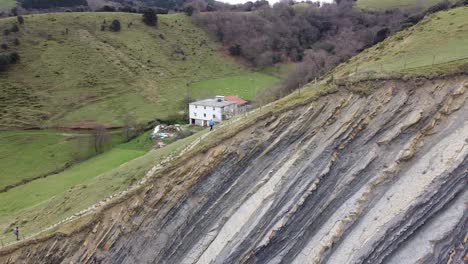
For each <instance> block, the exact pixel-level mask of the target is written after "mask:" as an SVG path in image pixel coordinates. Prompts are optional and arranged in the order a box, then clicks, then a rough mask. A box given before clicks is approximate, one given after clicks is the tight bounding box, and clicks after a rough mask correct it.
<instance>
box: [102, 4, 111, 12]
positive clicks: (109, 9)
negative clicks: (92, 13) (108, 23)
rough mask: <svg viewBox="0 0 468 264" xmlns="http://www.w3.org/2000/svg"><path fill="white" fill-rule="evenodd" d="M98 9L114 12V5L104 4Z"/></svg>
mask: <svg viewBox="0 0 468 264" xmlns="http://www.w3.org/2000/svg"><path fill="white" fill-rule="evenodd" d="M99 11H101V12H115V7H113V6H108V5H105V6H103V7H101V9H99Z"/></svg>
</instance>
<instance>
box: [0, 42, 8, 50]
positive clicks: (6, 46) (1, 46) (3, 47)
mask: <svg viewBox="0 0 468 264" xmlns="http://www.w3.org/2000/svg"><path fill="white" fill-rule="evenodd" d="M0 48H2V49H4V50H6V49H8V45H7V44H6V43H2V44H1V45H0Z"/></svg>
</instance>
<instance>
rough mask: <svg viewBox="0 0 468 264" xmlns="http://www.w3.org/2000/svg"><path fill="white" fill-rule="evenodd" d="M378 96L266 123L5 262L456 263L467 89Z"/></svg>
mask: <svg viewBox="0 0 468 264" xmlns="http://www.w3.org/2000/svg"><path fill="white" fill-rule="evenodd" d="M373 85H374V86H375V88H376V90H375V91H374V92H373V93H372V94H371V95H367V96H363V95H359V94H356V93H353V92H350V91H347V90H346V89H340V90H339V91H338V92H336V93H333V94H329V95H326V96H322V97H320V98H318V99H316V100H313V101H312V102H310V103H307V104H304V105H301V106H297V107H295V108H293V109H289V110H287V111H282V112H278V113H274V114H272V113H265V114H264V116H263V117H262V118H259V119H258V120H257V121H256V123H255V125H253V126H251V127H248V128H246V129H243V130H242V131H240V132H239V133H237V134H236V135H235V136H234V137H232V138H229V139H225V140H223V141H222V142H220V143H219V144H217V145H216V146H215V147H212V148H210V149H208V150H206V151H204V152H200V153H195V154H192V155H189V156H187V157H185V158H182V159H181V160H180V161H179V162H178V163H176V164H174V165H173V166H172V167H170V168H168V169H167V170H165V171H164V172H162V173H160V174H158V175H155V176H154V178H152V179H151V180H150V181H149V182H148V184H147V186H146V187H145V188H144V190H140V191H137V192H134V193H131V194H129V197H127V199H123V200H122V201H120V202H118V203H116V204H114V205H113V206H111V207H109V208H107V209H105V210H104V211H103V212H102V213H100V214H98V215H97V216H96V217H95V219H94V221H93V222H91V224H89V225H88V226H85V227H84V228H82V229H81V230H79V231H77V232H75V233H74V234H72V235H70V236H59V235H55V236H51V237H49V238H45V239H42V240H41V241H32V242H29V243H25V244H24V245H22V246H17V247H13V248H8V249H4V250H3V251H0V262H1V263H446V262H448V263H461V262H463V259H464V258H465V260H466V251H467V247H466V242H467V241H466V240H467V239H466V230H467V216H468V215H467V210H466V201H468V190H467V188H466V187H467V177H468V176H467V175H468V161H467V159H468V104H467V98H468V92H467V91H466V90H467V89H468V88H467V87H468V78H467V77H466V76H459V77H453V78H450V79H445V80H425V81H421V80H419V81H416V82H415V81H407V82H403V81H380V82H375V83H373Z"/></svg>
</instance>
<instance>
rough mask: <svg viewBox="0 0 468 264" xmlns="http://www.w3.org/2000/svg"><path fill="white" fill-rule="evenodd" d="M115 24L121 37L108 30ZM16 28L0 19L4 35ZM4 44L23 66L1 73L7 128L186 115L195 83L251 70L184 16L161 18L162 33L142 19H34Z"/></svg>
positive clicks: (134, 16) (131, 16)
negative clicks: (187, 98) (189, 87)
mask: <svg viewBox="0 0 468 264" xmlns="http://www.w3.org/2000/svg"><path fill="white" fill-rule="evenodd" d="M114 19H118V20H119V21H120V23H121V31H120V32H111V31H109V30H108V26H109V25H110V23H111V22H112V20H114ZM15 22H16V20H15V18H8V19H2V20H0V30H2V31H3V30H4V29H8V28H10V27H11V25H12V24H13V23H15ZM101 27H104V28H105V31H102V30H101ZM14 38H18V39H19V42H20V45H19V46H15V45H14V43H13V41H14ZM1 39H2V42H3V43H7V44H8V45H9V50H10V51H17V52H18V53H19V55H20V56H21V60H20V63H18V64H16V65H13V66H12V67H11V68H10V70H8V71H7V72H6V73H3V74H0V89H1V90H2V91H4V94H3V95H2V98H1V100H0V104H1V106H2V109H4V110H3V111H2V112H1V113H0V123H1V125H0V128H11V127H45V126H47V127H54V126H83V125H86V124H88V123H89V122H98V123H103V124H107V125H121V124H122V123H123V120H124V119H125V118H132V119H134V120H135V121H136V122H145V121H148V120H151V119H154V118H168V117H170V116H173V115H174V114H176V113H177V112H178V111H180V110H181V109H182V104H183V99H184V96H185V94H186V93H187V87H186V86H187V84H188V83H190V82H196V81H199V80H207V79H216V78H219V77H226V76H239V75H243V74H247V73H250V72H251V71H250V70H249V69H247V68H245V67H244V66H240V65H238V64H236V63H235V62H234V61H233V60H231V59H230V58H229V57H227V56H224V55H221V53H220V52H218V50H219V49H220V46H219V45H218V44H216V43H214V42H213V41H212V40H210V38H209V37H208V36H207V34H206V33H205V32H204V31H202V30H201V29H200V28H198V27H196V26H195V25H193V24H192V23H191V21H190V18H189V17H187V16H185V15H182V14H175V15H161V16H159V26H158V27H157V28H154V27H149V26H146V25H144V24H143V23H142V21H141V15H140V14H128V13H56V14H41V15H30V16H26V17H25V23H24V25H20V30H19V32H18V33H11V34H10V35H8V36H2V37H1ZM240 88H242V87H233V88H232V89H233V91H232V93H233V94H235V93H236V89H240Z"/></svg>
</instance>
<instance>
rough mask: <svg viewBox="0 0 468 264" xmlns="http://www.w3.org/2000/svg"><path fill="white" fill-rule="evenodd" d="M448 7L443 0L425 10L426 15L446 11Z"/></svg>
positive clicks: (447, 3) (446, 2)
mask: <svg viewBox="0 0 468 264" xmlns="http://www.w3.org/2000/svg"><path fill="white" fill-rule="evenodd" d="M449 7H450V3H449V1H447V0H445V1H442V2H440V3H437V4H435V5H433V6H431V7H429V8H428V9H427V12H428V13H435V12H439V11H442V10H447V9H448V8H449Z"/></svg>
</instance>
